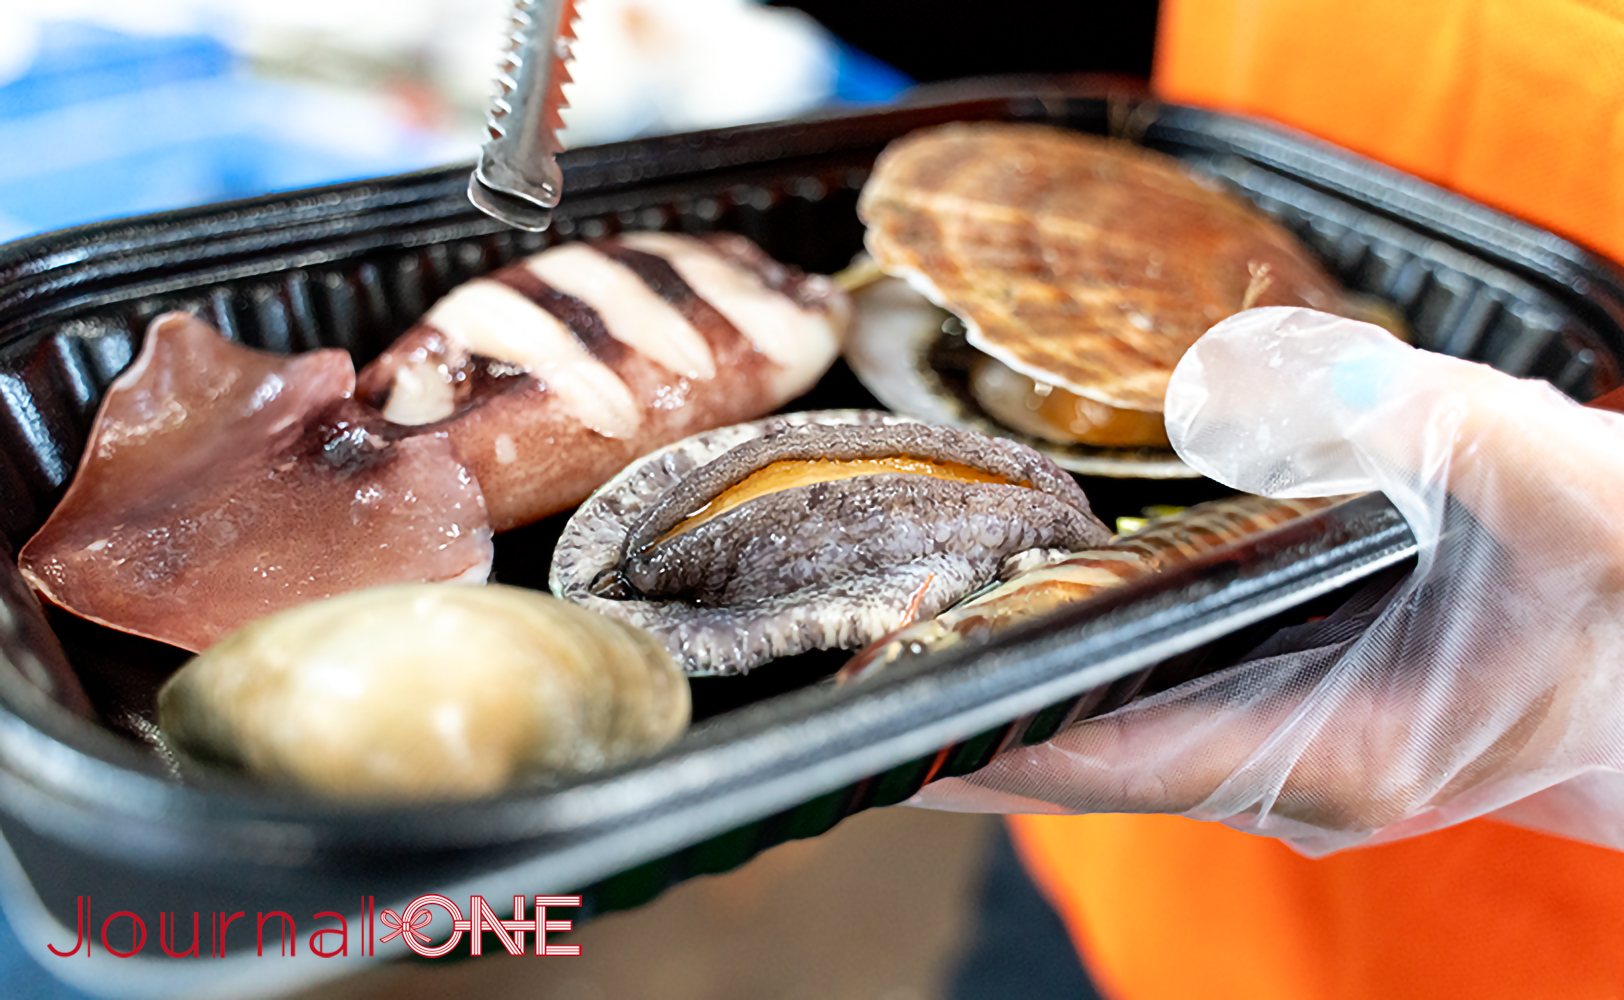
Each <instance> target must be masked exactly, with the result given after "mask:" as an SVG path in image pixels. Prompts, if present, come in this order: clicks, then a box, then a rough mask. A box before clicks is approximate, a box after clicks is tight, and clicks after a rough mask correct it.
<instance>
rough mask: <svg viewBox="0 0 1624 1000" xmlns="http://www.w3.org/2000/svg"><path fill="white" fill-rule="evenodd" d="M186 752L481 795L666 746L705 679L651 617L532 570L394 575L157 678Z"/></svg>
mask: <svg viewBox="0 0 1624 1000" xmlns="http://www.w3.org/2000/svg"><path fill="white" fill-rule="evenodd" d="M158 710H159V728H160V731H161V732H162V733H163V735H164V737H165V739H166V741H167V742H168V743H169V744H170V746H171V747H172V748H173V749H174V750H176V751H177V752H178V754H179V755H180V756H181V757H182V760H183V761H185V760H188V759H189V760H191V761H203V762H209V763H213V764H217V765H224V766H227V767H230V768H233V769H236V770H239V771H242V772H246V773H247V774H248V775H250V776H252V777H255V778H258V779H261V780H264V781H266V782H269V783H273V784H277V785H282V786H288V787H295V788H299V789H303V790H305V791H308V792H310V793H313V794H315V795H318V796H321V797H323V798H330V799H339V800H351V801H362V802H387V801H414V800H429V799H466V798H474V797H478V796H483V795H490V794H493V793H496V792H499V791H501V790H503V789H505V788H508V787H510V786H513V785H516V784H520V783H527V782H538V781H548V780H557V779H559V778H563V777H568V776H572V775H578V774H582V773H585V772H590V771H595V770H598V769H600V768H604V767H609V766H612V765H614V764H618V763H621V762H623V761H627V760H631V759H633V758H636V757H640V756H643V755H646V754H650V753H653V752H654V751H656V750H658V749H659V748H661V747H663V746H665V745H666V744H668V743H670V742H671V741H672V740H674V739H676V738H677V736H678V735H680V734H681V733H682V731H683V729H684V728H685V727H686V726H687V724H688V719H689V694H688V683H687V681H686V680H685V679H684V678H683V676H682V674H681V672H679V671H678V670H677V668H676V666H675V664H674V663H673V662H672V659H671V657H670V655H669V654H668V653H667V652H666V651H665V649H664V648H663V647H662V646H661V645H660V644H659V643H657V642H655V641H654V640H653V639H652V638H651V637H650V636H649V635H648V634H647V633H645V632H642V631H640V630H639V629H637V628H634V627H632V626H630V625H627V624H625V623H624V622H621V621H616V620H615V619H613V618H609V617H606V616H603V615H599V614H594V613H593V612H591V611H587V610H585V609H583V608H579V607H576V606H574V605H571V604H568V603H566V602H563V601H559V600H555V599H554V598H552V597H549V596H547V595H545V594H540V593H536V592H534V591H530V590H524V589H521V588H516V587H504V586H498V585H492V586H485V587H480V586H470V585H458V584H419V585H408V586H396V587H379V588H374V589H371V590H365V591H359V592H356V593H352V594H346V595H344V596H342V597H336V598H332V599H329V600H325V601H318V602H316V603H313V604H308V605H305V606H303V607H299V608H295V609H292V610H289V611H284V612H281V613H279V614H276V615H272V616H271V617H269V618H265V619H263V620H261V621H258V622H255V623H253V624H251V625H248V626H246V627H244V628H242V629H239V630H238V631H236V632H234V633H232V634H231V635H230V636H228V637H227V638H226V639H224V640H223V641H221V642H220V643H219V644H218V645H216V646H214V647H213V648H211V649H209V650H208V651H207V652H205V653H203V654H202V655H200V656H198V657H195V658H194V659H192V660H191V661H190V662H188V663H187V664H186V665H185V666H184V667H182V668H181V669H180V671H179V672H178V673H176V674H175V676H174V677H172V678H170V680H169V682H168V683H166V684H165V685H164V687H163V689H162V690H161V691H160V692H159V695H158Z"/></svg>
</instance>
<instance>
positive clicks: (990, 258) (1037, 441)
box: [848, 123, 1344, 478]
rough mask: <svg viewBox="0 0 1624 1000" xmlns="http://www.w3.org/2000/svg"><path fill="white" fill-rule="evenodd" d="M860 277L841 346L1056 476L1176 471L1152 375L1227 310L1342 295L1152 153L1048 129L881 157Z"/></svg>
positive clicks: (1229, 203)
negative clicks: (1036, 455) (864, 280)
mask: <svg viewBox="0 0 1624 1000" xmlns="http://www.w3.org/2000/svg"><path fill="white" fill-rule="evenodd" d="M858 211H859V214H860V215H861V216H862V218H863V221H864V222H865V223H866V224H867V225H868V230H867V237H866V243H867V247H868V251H869V253H870V254H872V256H873V258H874V262H875V265H876V269H877V270H878V271H879V272H881V273H884V274H888V275H891V276H892V277H893V278H894V279H899V280H897V281H895V282H887V283H882V284H881V285H878V286H871V287H870V288H868V289H865V290H864V292H863V294H861V295H860V296H859V299H858V307H859V319H858V323H857V327H856V329H855V330H854V332H853V335H852V338H851V340H850V342H849V344H850V346H849V349H848V358H849V359H850V362H851V365H852V367H853V369H854V370H855V371H856V372H857V374H858V376H859V377H860V378H861V379H863V381H864V382H865V383H866V384H868V386H869V388H870V389H871V390H872V391H873V392H874V393H875V395H877V396H879V397H880V399H881V400H882V401H884V402H885V403H887V405H890V406H892V407H894V408H896V409H898V410H900V411H902V412H906V413H910V414H914V415H917V416H920V417H923V418H927V419H948V420H952V421H954V422H956V423H960V424H965V425H970V426H974V427H977V428H978V429H985V428H988V427H996V428H998V431H997V432H998V433H1005V434H1008V433H1011V432H1015V433H1016V434H1017V435H1018V436H1021V438H1022V439H1023V440H1028V441H1029V443H1032V444H1033V445H1034V446H1035V447H1038V448H1040V449H1041V450H1043V451H1045V452H1046V453H1048V454H1050V455H1051V456H1053V457H1054V458H1055V460H1056V461H1057V462H1059V463H1060V464H1061V465H1063V466H1064V467H1066V468H1069V469H1072V470H1073V471H1077V472H1085V473H1089V474H1094V475H1113V476H1144V477H1162V478H1173V477H1193V476H1194V475H1195V473H1194V472H1193V471H1191V470H1189V469H1188V468H1187V467H1185V466H1184V465H1183V463H1181V462H1179V460H1178V459H1177V458H1176V457H1175V456H1174V455H1173V453H1172V452H1171V450H1169V448H1168V442H1167V435H1166V431H1165V428H1164V427H1163V424H1162V417H1161V411H1162V399H1163V396H1164V395H1165V394H1166V389H1167V379H1168V376H1169V375H1170V374H1171V372H1172V370H1173V366H1174V365H1176V364H1177V363H1178V360H1179V358H1180V357H1181V356H1182V355H1183V354H1184V352H1185V350H1187V349H1188V348H1189V346H1190V345H1191V344H1192V343H1194V342H1195V339H1196V338H1197V337H1199V336H1200V335H1201V334H1202V333H1203V332H1205V331H1206V330H1207V328H1208V327H1210V326H1212V325H1213V324H1214V323H1216V322H1218V321H1219V320H1221V319H1223V318H1225V317H1226V316H1229V315H1231V314H1232V313H1235V312H1238V311H1240V310H1242V309H1247V308H1251V307H1253V306H1261V305H1288V304H1289V305H1307V306H1311V307H1313V308H1316V309H1322V310H1333V311H1335V310H1338V309H1340V308H1341V307H1342V306H1343V305H1344V298H1343V294H1342V292H1341V290H1340V289H1339V288H1338V287H1337V286H1336V283H1335V282H1334V281H1333V280H1332V279H1331V278H1330V277H1329V276H1328V275H1327V274H1325V272H1324V271H1323V270H1322V269H1321V268H1320V266H1319V265H1318V264H1317V263H1316V262H1315V261H1314V260H1313V258H1312V257H1311V256H1310V255H1309V254H1308V252H1307V251H1306V249H1304V248H1303V247H1302V246H1301V245H1299V244H1298V243H1297V241H1296V240H1295V239H1294V238H1293V237H1292V236H1291V234H1290V233H1288V232H1286V230H1284V229H1283V228H1281V227H1280V226H1279V225H1277V224H1276V223H1274V222H1272V221H1270V220H1269V219H1267V218H1266V217H1264V216H1263V215H1262V214H1261V213H1259V212H1258V211H1257V210H1255V209H1254V208H1252V206H1250V205H1249V204H1247V203H1246V202H1244V201H1242V200H1241V199H1239V198H1237V197H1234V196H1232V195H1230V194H1228V193H1226V192H1224V191H1221V190H1218V189H1217V188H1216V187H1215V186H1213V185H1211V184H1209V183H1206V182H1204V181H1203V180H1201V179H1199V178H1198V177H1196V176H1195V175H1193V174H1191V173H1190V172H1189V171H1188V170H1186V169H1185V168H1184V167H1183V166H1182V165H1180V164H1179V163H1178V162H1177V161H1175V160H1173V159H1172V158H1170V157H1167V156H1163V155H1161V154H1159V153H1154V152H1151V151H1149V150H1145V149H1141V148H1137V147H1134V146H1132V145H1130V144H1128V143H1125V142H1120V141H1112V140H1103V139H1098V138H1093V137H1089V136H1084V135H1081V134H1078V133H1075V132H1070V131H1067V130H1064V129H1058V128H1051V127H1047V126H1036V125H1016V124H999V123H980V124H956V125H947V126H942V127H940V128H935V129H929V130H925V131H922V132H918V133H914V134H913V135H910V136H907V137H905V138H904V139H902V140H900V141H898V142H896V143H893V144H892V145H891V146H890V147H889V148H887V150H886V151H885V153H884V154H882V156H881V157H880V160H879V162H878V163H877V164H876V166H875V170H874V173H873V176H872V177H871V178H870V180H869V182H868V184H867V185H866V186H865V188H864V190H863V194H862V197H861V199H860V201H859V205H858Z"/></svg>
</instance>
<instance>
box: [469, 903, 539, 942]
mask: <svg viewBox="0 0 1624 1000" xmlns="http://www.w3.org/2000/svg"><path fill="white" fill-rule="evenodd" d="M513 905H514V907H515V910H514V914H513V919H512V920H501V919H498V918H497V916H496V911H495V910H492V909H491V905H490V904H489V903H487V902H485V897H484V896H471V897H469V899H468V923H469V935H470V936H469V941H468V954H470V955H480V954H483V950H482V946H483V945H484V943H485V931H487V930H489V931H491V932H492V933H494V934H495V935H496V939H497V940H498V941H500V942H502V947H503V948H505V949H507V953H508V954H509V955H523V954H524V931H523V930H519V928H528V927H529V926H530V924H529V923H528V922H527V921H526V920H525V919H524V897H523V896H514V897H513ZM515 924H516V925H518V926H517V927H515V926H514V925H515ZM509 928H511V929H514V930H517V931H518V933H517V934H514V935H509V934H508V933H507V929H509Z"/></svg>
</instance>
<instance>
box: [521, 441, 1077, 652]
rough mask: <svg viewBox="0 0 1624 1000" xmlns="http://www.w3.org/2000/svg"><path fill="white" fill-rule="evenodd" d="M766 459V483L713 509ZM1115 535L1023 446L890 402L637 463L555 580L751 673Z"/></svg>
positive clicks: (563, 591) (568, 544)
mask: <svg viewBox="0 0 1624 1000" xmlns="http://www.w3.org/2000/svg"><path fill="white" fill-rule="evenodd" d="M797 463H799V465H797ZM831 463H833V464H835V465H840V466H843V469H842V470H841V471H840V472H838V473H837V472H834V471H831V470H830V468H829V464H831ZM896 463H900V465H898V464H896ZM763 470H769V474H768V477H767V483H766V486H765V488H762V489H759V490H758V491H755V492H753V493H752V495H751V496H749V498H748V499H745V500H743V501H742V502H730V505H729V506H728V508H727V509H725V510H721V511H720V512H716V513H712V509H713V508H715V507H717V506H719V501H723V500H724V498H725V497H727V496H728V493H729V491H730V490H732V489H734V488H735V487H737V486H739V485H740V484H743V483H746V482H747V481H749V480H751V479H752V478H758V479H759V474H760V473H762V472H763ZM809 472H810V473H811V475H812V478H811V479H810V480H808V479H805V478H802V477H804V476H805V475H807V474H808V473H809ZM820 477H822V478H820ZM707 515H709V516H707ZM1108 537H1109V531H1108V530H1107V529H1106V528H1105V526H1104V525H1103V524H1101V523H1100V522H1099V520H1098V519H1097V518H1095V517H1094V516H1093V514H1092V513H1091V512H1090V511H1089V508H1088V501H1087V498H1086V497H1084V495H1083V493H1082V490H1081V489H1080V488H1078V486H1077V484H1076V482H1075V481H1074V480H1072V479H1071V477H1070V476H1068V475H1066V473H1064V472H1063V471H1061V470H1060V469H1059V468H1058V467H1056V466H1055V465H1054V464H1053V463H1051V462H1049V461H1048V460H1047V459H1045V458H1043V457H1042V456H1041V455H1038V454H1037V453H1036V452H1033V451H1032V450H1031V449H1029V448H1026V447H1024V446H1022V445H1018V444H1015V443H1013V442H1009V441H1002V440H997V439H993V438H987V437H984V436H982V435H979V434H974V433H970V432H966V431H961V430H957V429H954V428H946V427H936V426H932V425H929V424H922V423H919V422H917V421H913V420H909V419H906V418H900V417H895V416H891V415H888V414H883V413H875V412H864V411H835V412H824V413H798V414H790V415H787V416H780V417H773V418H769V419H767V420H763V421H757V422H755V423H752V424H742V425H738V426H735V427H728V428H723V429H721V430H717V431H711V432H707V433H705V434H700V435H696V436H695V437H692V438H689V439H688V440H687V441H683V442H679V443H678V444H676V445H672V446H671V447H669V448H666V449H664V450H663V451H660V452H656V453H655V454H653V455H650V456H649V457H648V458H646V459H644V460H643V461H641V462H639V463H638V464H636V465H633V466H632V467H630V468H628V469H627V470H626V471H625V472H623V473H622V474H621V475H620V476H618V477H617V478H616V479H615V480H613V481H611V482H610V483H609V484H608V485H606V486H605V487H604V488H603V489H602V490H600V491H599V492H598V493H596V494H594V495H593V496H592V497H591V498H590V499H588V500H587V502H586V503H585V504H583V505H582V506H581V508H580V510H579V511H577V512H576V515H575V516H574V517H573V518H572V519H571V521H570V523H569V525H568V526H567V527H566V528H565V529H564V533H563V536H562V537H561V538H560V539H559V543H558V548H557V550H556V553H555V555H554V559H553V566H552V589H553V592H554V593H556V594H558V595H559V596H560V597H564V598H567V599H569V600H572V601H576V602H578V603H580V604H583V605H585V606H586V607H589V608H591V609H592V610H595V611H600V612H603V613H604V614H608V615H612V616H614V617H617V618H620V619H622V620H624V621H628V622H631V623H632V624H635V625H639V626H641V627H643V628H645V629H648V630H649V631H650V632H651V633H653V634H654V635H655V636H656V638H658V639H660V640H661V641H663V642H665V644H666V646H667V647H668V648H669V649H670V650H671V652H672V654H673V656H675V657H676V659H677V662H678V663H679V664H681V665H682V667H683V669H684V670H686V671H687V672H688V673H690V674H696V675H697V674H714V673H739V672H743V671H746V670H749V669H751V668H752V667H755V666H758V665H760V664H761V663H764V662H766V661H767V660H769V659H773V658H775V657H780V656H789V655H793V654H796V653H801V652H805V651H808V650H812V649H832V648H855V647H858V646H861V645H863V644H865V643H867V642H869V641H872V640H873V639H874V638H876V637H878V636H880V635H883V634H885V633H886V632H888V631H891V630H892V629H895V628H897V627H898V626H899V625H901V624H902V623H903V622H905V621H906V620H908V619H909V617H910V615H911V616H916V617H929V616H931V615H934V614H937V613H938V612H939V611H941V610H942V609H944V608H946V607H947V606H949V605H950V604H952V603H953V602H954V601H957V600H959V599H960V598H962V597H963V596H964V595H965V594H967V593H969V592H970V591H972V590H974V589H975V588H977V587H979V586H981V585H982V584H984V583H986V582H987V581H989V580H992V579H995V578H996V577H997V575H998V573H999V572H1000V570H1001V568H1002V567H1003V565H1004V563H1005V562H1006V560H1008V559H1009V558H1010V557H1011V556H1014V555H1016V554H1019V553H1021V552H1025V551H1028V550H1031V549H1034V548H1068V549H1069V548H1080V547H1086V546H1088V545H1094V544H1099V543H1100V542H1103V541H1104V540H1105V539H1106V538H1108Z"/></svg>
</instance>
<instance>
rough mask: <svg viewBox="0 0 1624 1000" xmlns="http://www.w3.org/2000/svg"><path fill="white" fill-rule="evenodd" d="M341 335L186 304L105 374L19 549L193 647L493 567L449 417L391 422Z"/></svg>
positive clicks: (88, 602) (25, 566)
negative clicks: (69, 470) (115, 371)
mask: <svg viewBox="0 0 1624 1000" xmlns="http://www.w3.org/2000/svg"><path fill="white" fill-rule="evenodd" d="M354 385H355V370H354V368H353V367H352V365H351V363H350V359H349V356H348V355H346V354H345V353H344V352H343V351H336V350H323V351H314V352H311V353H309V354H304V355H300V356H297V357H281V356H277V355H272V354H267V353H263V352H260V351H255V350H251V349H249V348H245V347H241V346H238V345H235V344H232V343H230V342H228V341H227V340H225V338H223V337H222V336H220V334H219V333H217V332H216V331H215V330H214V329H213V328H212V327H209V326H208V325H207V324H205V323H203V322H201V321H199V320H197V319H195V318H194V317H192V316H190V315H187V314H184V313H170V314H166V315H164V316H161V317H159V318H158V319H157V320H155V321H154V322H153V324H152V326H151V328H150V329H149V330H148V331H147V336H146V340H145V343H144V344H143V346H142V349H141V354H140V356H139V357H138V358H137V359H136V361H135V363H134V364H133V365H132V366H131V367H130V368H129V369H128V370H127V371H126V372H125V373H124V374H123V375H121V376H119V378H118V379H117V380H116V381H115V382H114V383H113V384H112V386H111V387H110V388H109V389H108V392H107V395H106V397H105V399H104V400H103V401H102V405H101V409H100V411H99V412H98V413H97V415H96V421H95V424H94V426H93V427H92V429H91V433H90V439H89V441H88V442H87V443H86V446H85V453H84V456H83V458H82V459H81V461H80V465H79V470H78V473H77V474H76V475H75V477H74V479H73V482H72V484H71V485H70V486H69V488H68V492H67V495H66V496H64V497H63V499H62V502H61V503H60V504H59V505H58V506H57V508H56V510H55V511H53V512H52V514H51V516H50V519H49V520H47V521H46V523H45V525H44V526H43V527H42V528H41V529H40V531H39V533H38V534H36V535H35V536H34V537H33V538H32V539H31V540H30V541H29V542H28V544H27V545H25V546H24V547H23V549H22V552H21V554H20V558H19V564H20V566H21V569H22V571H23V574H24V576H25V577H26V578H27V579H28V581H29V582H30V583H31V584H32V585H33V586H34V588H35V589H36V590H38V591H39V592H40V593H41V594H42V595H43V596H44V597H45V598H47V599H48V600H50V601H52V602H53V603H55V604H58V605H60V606H62V607H64V608H66V609H68V610H69V611H72V612H74V613H75V614H78V615H81V616H83V617H86V618H89V619H92V620H95V621H98V622H101V623H103V624H106V625H110V626H112V627H113V628H116V629H120V630H122V631H125V632H131V633H134V634H137V635H143V636H147V637H150V638H153V639H159V640H162V641H164V642H168V643H172V644H174V645H176V646H180V647H183V648H185V649H190V650H201V649H205V648H207V647H208V646H210V645H212V644H213V643H214V642H215V641H216V640H218V639H220V638H221V637H223V636H224V635H226V634H227V633H229V632H231V631H232V630H234V629H236V628H238V627H239V626H242V625H244V624H246V623H248V622H250V621H253V620H255V619H258V618H261V617H264V616H265V615H268V614H271V613H274V612H277V611H280V610H282V609H285V608H290V607H294V606H296V605H299V604H304V603H306V602H308V601H312V600H316V599H318V598H323V597H328V596H331V595H334V594H340V593H345V592H347V591H351V590H357V589H360V588H362V587H368V586H373V585H376V584H384V583H412V582H428V581H442V580H481V581H482V580H484V579H485V577H486V576H487V575H488V573H489V570H490V563H491V554H492V547H491V529H490V522H489V518H488V516H487V514H486V510H485V503H484V499H483V497H482V496H481V493H480V489H479V485H478V483H477V482H476V481H475V479H474V476H473V475H472V473H471V472H470V470H469V468H468V466H467V465H465V464H464V463H463V462H462V461H461V460H459V459H458V457H457V455H456V453H455V451H454V449H453V447H452V444H451V441H450V440H449V438H448V437H447V436H446V435H445V434H443V433H420V434H413V435H410V436H405V437H400V436H398V431H399V430H400V429H399V428H391V427H389V425H387V424H386V423H385V422H384V421H383V420H382V419H380V418H379V417H378V416H377V415H376V414H375V413H373V412H371V411H370V410H368V409H367V408H366V407H364V406H362V405H361V404H360V403H358V402H357V401H356V400H355V399H354V398H353V396H352V392H353V389H354Z"/></svg>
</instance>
